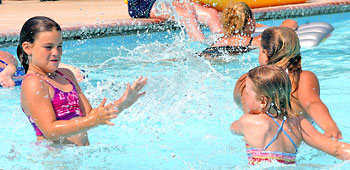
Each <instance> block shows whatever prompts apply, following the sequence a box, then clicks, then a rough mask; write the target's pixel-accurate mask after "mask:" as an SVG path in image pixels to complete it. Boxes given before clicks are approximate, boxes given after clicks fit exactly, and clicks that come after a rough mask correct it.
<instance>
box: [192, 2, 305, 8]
mask: <svg viewBox="0 0 350 170" xmlns="http://www.w3.org/2000/svg"><path fill="white" fill-rule="evenodd" d="M195 1H196V2H198V3H200V4H206V5H209V6H210V7H212V8H215V9H216V10H219V11H220V10H223V9H225V7H226V6H227V5H228V4H229V3H231V2H244V3H246V4H247V5H248V6H249V7H250V8H261V7H269V6H277V5H287V4H297V3H304V2H306V1H307V0H195Z"/></svg>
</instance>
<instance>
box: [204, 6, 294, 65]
mask: <svg viewBox="0 0 350 170" xmlns="http://www.w3.org/2000/svg"><path fill="white" fill-rule="evenodd" d="M220 24H221V25H222V30H223V36H222V37H221V38H219V39H218V40H217V41H216V42H215V43H214V44H213V45H212V46H211V47H209V48H207V49H205V50H204V51H203V52H202V53H201V54H200V56H204V57H205V58H206V59H216V58H217V57H220V56H222V55H238V54H242V53H245V52H248V51H250V50H251V49H254V48H256V47H259V46H260V36H257V37H252V35H253V33H254V32H255V28H256V27H264V26H266V25H262V24H259V23H256V22H255V18H254V14H253V12H252V10H251V9H250V8H249V6H248V5H247V4H246V3H244V2H232V3H230V4H229V5H228V7H227V8H225V9H224V10H223V11H222V12H221V13H220ZM280 26H281V27H289V28H292V29H294V30H295V29H296V28H297V27H298V23H297V22H296V21H294V20H291V19H286V20H284V21H283V22H282V24H281V25H280Z"/></svg>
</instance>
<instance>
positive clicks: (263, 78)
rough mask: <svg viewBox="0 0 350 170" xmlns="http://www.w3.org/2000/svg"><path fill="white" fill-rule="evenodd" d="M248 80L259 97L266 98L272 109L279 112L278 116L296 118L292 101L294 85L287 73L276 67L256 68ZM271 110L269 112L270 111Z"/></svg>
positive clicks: (252, 70)
mask: <svg viewBox="0 0 350 170" xmlns="http://www.w3.org/2000/svg"><path fill="white" fill-rule="evenodd" d="M248 78H249V79H250V80H251V81H252V82H253V84H254V87H253V89H254V91H255V92H256V93H257V97H261V96H264V97H266V98H267V99H268V100H269V102H270V104H271V105H270V109H274V110H276V111H277V115H276V117H277V116H279V115H283V116H286V117H288V118H293V117H296V116H297V114H295V113H293V111H292V107H291V101H290V93H291V88H292V84H291V82H290V79H289V76H288V74H287V72H285V71H284V70H283V69H282V68H280V67H278V66H274V65H263V66H259V67H255V68H253V69H251V70H250V71H249V72H248ZM270 109H269V110H270Z"/></svg>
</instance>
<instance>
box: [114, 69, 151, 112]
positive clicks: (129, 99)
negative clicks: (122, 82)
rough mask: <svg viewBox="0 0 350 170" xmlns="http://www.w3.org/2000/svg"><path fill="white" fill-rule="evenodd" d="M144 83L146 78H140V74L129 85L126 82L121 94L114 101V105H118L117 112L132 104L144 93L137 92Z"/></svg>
mask: <svg viewBox="0 0 350 170" xmlns="http://www.w3.org/2000/svg"><path fill="white" fill-rule="evenodd" d="M146 84H147V78H142V76H140V77H139V78H138V79H136V80H135V81H134V82H133V83H132V85H131V86H130V84H129V83H128V85H127V88H126V90H125V92H124V94H123V96H122V97H121V98H120V99H119V100H117V101H116V102H115V103H114V105H117V106H118V110H119V112H121V111H122V110H124V109H126V108H128V107H130V106H131V105H132V104H134V103H135V102H136V101H137V99H139V97H141V96H143V95H145V94H146V92H142V93H139V91H140V90H141V89H142V88H143V87H144V86H145V85H146Z"/></svg>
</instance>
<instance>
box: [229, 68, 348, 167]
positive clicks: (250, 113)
mask: <svg viewBox="0 0 350 170" xmlns="http://www.w3.org/2000/svg"><path fill="white" fill-rule="evenodd" d="M245 83H246V84H245V85H246V87H245V92H244V93H245V95H243V99H242V101H243V103H242V106H243V110H244V112H245V114H244V115H242V116H241V118H240V119H239V120H237V121H235V122H233V123H232V125H231V131H232V132H234V133H236V134H239V135H242V136H244V139H245V142H246V146H247V154H248V160H249V163H250V164H253V165H254V164H256V163H259V162H261V161H273V160H276V161H278V162H281V163H285V164H293V163H295V162H296V154H297V151H298V147H299V145H300V143H301V141H305V142H306V143H307V144H309V145H311V146H312V147H314V148H316V149H319V150H322V151H324V152H326V153H328V154H331V155H333V156H335V157H337V158H339V159H349V153H348V151H347V149H348V148H350V145H349V144H346V143H343V142H338V141H336V140H332V139H331V138H329V137H327V136H325V135H322V134H321V133H319V132H318V131H317V130H316V129H315V128H314V127H313V126H312V125H311V124H310V122H308V121H307V120H306V119H305V118H303V117H301V116H297V115H296V114H295V113H293V111H292V108H291V102H290V94H291V82H290V80H289V76H288V74H287V73H286V72H285V71H284V70H283V69H281V68H279V67H277V66H273V65H265V66H260V67H257V68H254V69H252V70H250V71H249V72H248V75H247V78H246V81H245Z"/></svg>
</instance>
